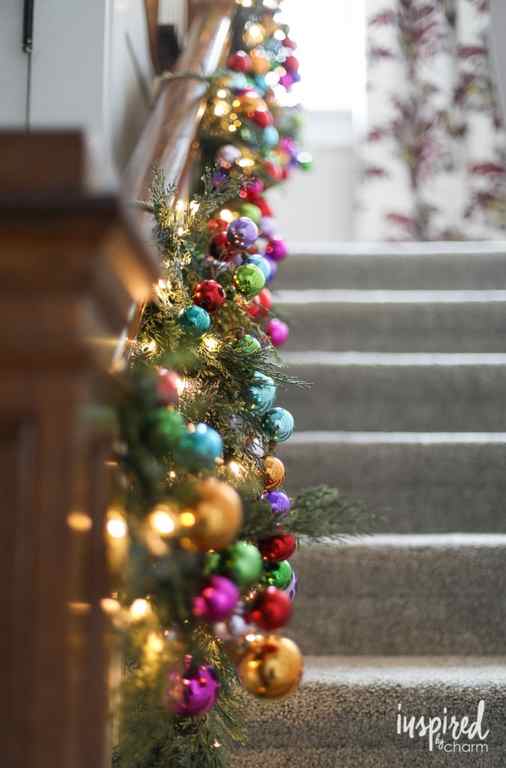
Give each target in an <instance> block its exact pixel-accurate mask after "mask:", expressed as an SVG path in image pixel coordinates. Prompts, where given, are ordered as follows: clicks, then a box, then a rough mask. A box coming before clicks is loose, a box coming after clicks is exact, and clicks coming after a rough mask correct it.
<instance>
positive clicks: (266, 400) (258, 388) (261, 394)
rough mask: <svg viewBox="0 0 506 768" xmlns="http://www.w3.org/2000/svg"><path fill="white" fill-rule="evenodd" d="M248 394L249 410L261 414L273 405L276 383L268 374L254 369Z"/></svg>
mask: <svg viewBox="0 0 506 768" xmlns="http://www.w3.org/2000/svg"><path fill="white" fill-rule="evenodd" d="M248 394H249V396H250V400H251V410H252V411H254V412H255V413H259V414H260V415H263V414H264V413H267V411H268V410H269V408H272V406H273V405H274V401H275V399H276V385H275V384H274V381H273V379H271V377H270V376H265V374H263V373H260V371H256V372H255V376H254V379H253V384H252V386H251V387H250V388H249V390H248Z"/></svg>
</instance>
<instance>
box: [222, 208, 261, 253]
mask: <svg viewBox="0 0 506 768" xmlns="http://www.w3.org/2000/svg"><path fill="white" fill-rule="evenodd" d="M227 236H228V239H229V241H230V242H231V243H232V245H234V246H235V247H237V248H249V247H250V245H253V243H254V242H255V240H256V239H257V237H258V227H257V225H256V224H255V222H254V221H251V219H248V218H247V217H246V216H241V217H239V218H238V219H235V220H234V221H232V222H231V223H230V224H229V227H228V231H227Z"/></svg>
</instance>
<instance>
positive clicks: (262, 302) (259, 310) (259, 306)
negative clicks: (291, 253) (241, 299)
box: [248, 266, 272, 318]
mask: <svg viewBox="0 0 506 768" xmlns="http://www.w3.org/2000/svg"><path fill="white" fill-rule="evenodd" d="M271 269H272V266H271ZM271 307H272V294H271V292H270V291H269V289H268V288H262V290H261V291H260V293H259V294H258V296H255V297H254V298H253V300H252V302H251V304H249V306H248V313H249V314H250V315H251V317H254V318H256V317H264V316H265V315H267V314H268V312H269V310H270V309H271Z"/></svg>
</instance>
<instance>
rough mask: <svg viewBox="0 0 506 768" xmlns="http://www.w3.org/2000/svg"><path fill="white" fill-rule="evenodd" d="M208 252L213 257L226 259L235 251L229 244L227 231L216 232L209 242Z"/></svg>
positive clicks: (221, 259) (220, 259)
mask: <svg viewBox="0 0 506 768" xmlns="http://www.w3.org/2000/svg"><path fill="white" fill-rule="evenodd" d="M227 226H228V225H227ZM209 253H210V254H211V256H212V257H213V258H214V259H218V260H219V261H228V260H229V259H230V258H232V257H233V256H234V255H235V253H236V251H235V250H234V248H233V247H232V246H231V244H230V241H229V239H228V237H227V233H226V232H217V233H216V234H215V235H214V236H213V237H212V238H211V242H210V243H209Z"/></svg>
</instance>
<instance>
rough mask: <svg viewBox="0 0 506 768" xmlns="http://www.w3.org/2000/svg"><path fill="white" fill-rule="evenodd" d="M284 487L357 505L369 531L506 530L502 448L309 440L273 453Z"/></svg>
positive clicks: (505, 471) (505, 470)
mask: <svg viewBox="0 0 506 768" xmlns="http://www.w3.org/2000/svg"><path fill="white" fill-rule="evenodd" d="M279 456H280V457H281V458H282V460H283V461H284V463H285V465H286V470H287V488H288V490H289V492H290V493H292V494H295V493H296V492H297V491H300V490H303V489H304V488H307V487H310V486H314V485H321V484H327V485H331V486H336V487H338V488H339V489H340V491H341V492H342V493H344V494H351V495H353V496H355V497H358V498H361V499H363V500H364V501H365V502H366V503H367V505H368V507H369V510H370V513H371V517H372V516H373V515H374V519H371V532H379V531H390V532H395V533H410V532H412V533H434V532H449V531H462V532H466V531H470V532H473V531H475V532H479V531H483V532H486V531H490V532H501V531H506V515H505V514H504V504H505V502H504V500H505V498H506V445H505V444H502V443H501V444H498V445H491V444H485V445H480V444H473V443H465V444H458V445H451V444H444V443H443V444H432V443H429V444H426V445H424V444H418V443H415V444H402V443H394V444H387V443H384V444H383V443H380V444H376V443H372V444H350V443H348V442H331V443H324V442H318V441H317V440H316V441H315V442H309V443H307V444H299V442H298V441H297V439H296V438H294V439H292V440H291V441H289V442H288V443H286V444H283V445H282V446H280V448H279Z"/></svg>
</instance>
